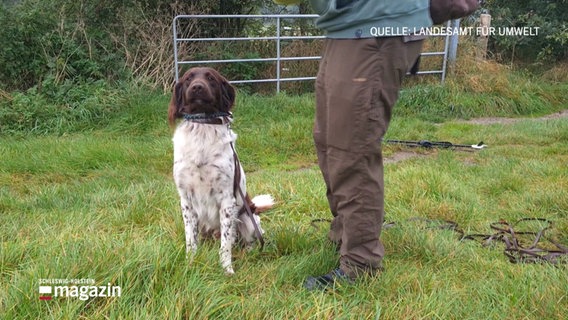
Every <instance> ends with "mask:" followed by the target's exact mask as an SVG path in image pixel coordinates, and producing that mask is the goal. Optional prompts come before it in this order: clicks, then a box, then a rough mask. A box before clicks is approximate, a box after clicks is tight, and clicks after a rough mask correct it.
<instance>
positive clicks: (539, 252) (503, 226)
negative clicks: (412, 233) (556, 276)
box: [311, 217, 568, 265]
mask: <svg viewBox="0 0 568 320" xmlns="http://www.w3.org/2000/svg"><path fill="white" fill-rule="evenodd" d="M405 221H406V222H422V223H425V224H426V228H427V229H440V230H451V231H453V232H455V233H457V234H458V235H459V240H460V241H464V240H474V241H478V242H480V243H481V244H482V245H483V246H491V245H494V244H495V243H503V244H504V245H505V248H504V250H503V254H505V256H507V258H509V261H510V262H511V263H550V264H554V265H559V264H568V247H567V246H565V245H562V244H560V243H559V242H558V241H556V240H555V239H553V238H552V237H548V236H546V235H545V233H546V231H549V230H551V229H552V221H550V220H548V219H544V218H522V219H519V220H517V221H516V222H515V223H509V222H507V221H505V220H500V221H498V222H493V223H491V224H490V228H491V230H493V231H494V232H493V233H491V234H468V235H466V234H465V233H464V232H463V230H461V229H460V228H459V227H458V224H457V223H456V222H454V221H451V220H439V219H428V218H423V217H413V218H409V219H406V220H405ZM321 222H331V220H329V219H314V220H312V222H311V225H312V226H313V227H315V228H316V229H319V227H318V226H317V223H321ZM530 223H535V224H539V225H542V226H541V227H540V228H538V229H537V230H523V229H520V226H521V225H522V224H530ZM398 224H400V223H396V222H385V223H383V229H389V228H393V227H395V226H396V225H398Z"/></svg>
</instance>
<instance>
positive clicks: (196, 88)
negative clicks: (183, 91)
mask: <svg viewBox="0 0 568 320" xmlns="http://www.w3.org/2000/svg"><path fill="white" fill-rule="evenodd" d="M204 87H205V85H204V84H203V83H201V82H196V83H194V84H192V85H191V87H190V89H191V91H193V92H196V93H199V92H201V91H203V88H204Z"/></svg>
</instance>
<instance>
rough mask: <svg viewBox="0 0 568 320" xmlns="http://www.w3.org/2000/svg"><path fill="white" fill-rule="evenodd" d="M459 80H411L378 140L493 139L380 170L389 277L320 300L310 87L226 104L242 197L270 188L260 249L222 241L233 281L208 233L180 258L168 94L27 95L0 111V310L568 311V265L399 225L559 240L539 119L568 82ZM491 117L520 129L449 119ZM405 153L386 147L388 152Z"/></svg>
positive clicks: (106, 313)
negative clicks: (77, 284)
mask: <svg viewBox="0 0 568 320" xmlns="http://www.w3.org/2000/svg"><path fill="white" fill-rule="evenodd" d="M468 79H469V80H464V81H470V82H469V84H468V82H462V83H451V82H450V83H448V84H447V85H446V86H444V87H440V86H438V85H418V86H408V87H407V88H406V89H405V90H404V92H403V93H402V94H401V100H400V102H399V104H398V105H397V108H396V110H395V114H394V119H393V122H392V125H391V128H390V129H389V132H388V134H387V137H386V138H387V139H405V140H421V139H428V140H438V141H451V142H454V143H465V144H475V143H477V142H479V141H484V142H485V144H487V145H488V146H489V147H488V148H487V149H485V150H482V151H477V152H463V151H452V150H424V149H417V150H412V152H413V153H415V154H417V155H418V156H415V157H411V158H409V159H407V160H405V161H399V162H391V163H389V164H387V165H386V167H385V180H386V186H387V187H386V212H387V216H386V220H388V221H393V222H396V223H397V224H396V226H395V227H392V228H389V229H386V230H384V232H383V234H382V239H383V242H384V244H385V247H386V251H387V256H386V258H385V261H384V263H385V267H386V269H385V271H384V272H383V273H381V274H380V275H379V276H377V277H372V278H371V277H367V278H363V279H361V280H359V281H358V282H357V283H356V284H354V285H351V286H343V287H339V288H337V289H336V290H335V291H328V292H315V293H314V292H306V291H305V290H303V288H302V283H303V281H304V279H305V278H306V276H308V275H314V274H321V273H325V272H327V271H329V270H330V269H331V268H333V267H335V266H336V264H337V256H336V254H335V252H334V248H333V246H331V245H330V244H329V243H328V242H327V241H326V237H325V235H326V229H327V225H326V224H325V223H323V224H318V225H317V226H318V227H314V226H312V225H311V224H310V222H311V221H312V220H313V219H318V218H329V216H330V214H329V213H328V210H327V205H326V201H325V195H324V193H325V190H324V186H323V181H322V179H321V176H320V173H319V171H318V168H317V166H316V159H315V154H314V150H313V146H312V140H311V125H312V119H313V105H314V101H313V96H312V95H310V94H307V95H305V96H300V97H296V96H287V95H277V96H273V97H261V96H251V95H240V96H239V98H238V103H237V106H236V109H235V117H236V120H235V124H234V130H235V131H236V132H237V133H238V134H239V139H238V141H237V148H238V150H239V155H240V158H241V161H242V162H243V166H244V167H245V170H246V171H247V178H248V188H249V191H250V192H251V193H252V194H258V193H270V194H272V195H273V196H274V197H275V198H276V200H277V206H276V207H275V208H274V209H273V210H271V211H269V212H267V213H266V214H265V215H264V217H263V228H264V229H265V231H266V235H265V238H266V239H267V245H266V247H265V249H264V250H263V251H262V252H259V251H258V250H254V251H252V252H250V253H247V254H245V253H243V252H241V251H240V250H235V252H234V260H235V262H234V265H235V269H236V275H235V276H234V277H230V278H227V277H225V276H224V275H223V271H222V268H221V267H220V265H219V258H218V254H217V252H218V243H217V242H206V243H203V245H202V246H201V247H200V249H199V251H198V253H197V256H196V258H195V260H194V261H193V264H191V265H189V264H188V261H187V260H186V258H185V252H184V232H183V226H182V219H181V215H180V212H179V209H178V198H177V193H176V190H175V187H174V184H173V181H172V178H171V165H172V146H171V130H170V129H169V128H168V126H167V123H166V119H165V118H166V117H165V110H166V106H167V104H168V97H167V96H162V95H159V94H155V95H153V94H147V93H140V92H137V93H136V94H133V95H130V96H128V97H127V98H119V97H118V95H113V94H108V93H105V97H104V98H100V99H98V100H97V99H95V102H92V101H91V102H90V103H89V106H93V107H92V108H93V109H87V110H85V109H84V108H83V109H82V108H81V106H79V107H77V108H76V109H78V110H75V109H73V108H67V109H66V111H65V112H59V111H58V110H59V109H58V108H59V107H58V106H46V107H45V108H43V109H38V107H37V105H36V108H35V109H32V108H31V107H30V109H26V115H25V117H24V116H22V117H19V116H18V113H17V111H14V110H15V109H16V107H15V105H17V103H16V102H17V101H15V102H13V104H12V106H14V107H13V108H14V110H8V109H6V107H5V106H4V107H3V108H4V110H2V113H1V114H0V116H2V115H4V118H2V120H3V121H4V120H6V119H12V120H11V121H16V122H17V123H16V124H14V125H12V124H9V123H7V122H4V123H3V124H2V125H0V127H1V128H2V129H3V131H1V132H2V135H1V136H0V241H1V243H0V283H1V284H0V318H1V319H565V318H566V317H567V316H568V276H567V274H568V269H567V265H566V264H564V265H558V266H553V265H547V264H512V263H510V262H509V261H508V260H507V258H506V257H505V256H504V255H503V252H502V247H500V246H499V245H496V246H491V247H483V246H481V245H480V244H478V243H476V242H471V241H469V242H467V241H466V242H460V241H458V239H459V237H458V235H457V234H456V233H454V232H452V231H448V230H440V229H429V228H424V226H423V225H422V224H421V223H416V222H411V221H409V220H408V219H409V218H412V217H425V218H430V219H450V220H453V221H456V222H457V223H458V224H459V226H460V227H461V228H462V229H463V230H464V231H465V232H466V233H489V232H490V229H489V224H490V223H491V222H494V221H499V220H500V219H504V220H507V221H511V222H513V221H515V220H517V219H519V218H523V217H542V218H546V219H550V220H552V221H553V222H554V228H553V229H552V230H551V231H549V233H548V234H549V235H550V236H552V237H554V238H556V239H557V240H558V241H559V242H561V243H564V244H568V231H567V230H568V169H567V164H568V119H567V118H557V119H546V120H541V119H537V117H539V116H542V115H545V114H550V113H554V112H558V111H561V110H565V109H568V99H567V97H566V92H567V91H568V87H567V85H566V83H542V82H539V81H535V80H531V79H528V78H524V77H521V76H517V78H513V79H506V80H507V81H493V85H491V84H487V83H485V82H481V80H479V79H478V80H475V77H470V78H468ZM498 80H499V79H498ZM501 80H502V79H501ZM471 81H476V82H475V83H473V82H471ZM480 86H481V87H480ZM480 88H481V89H480ZM484 88H485V89H484ZM480 91H483V93H480ZM14 99H15V100H18V99H19V100H22V101H24V100H25V97H15V98H14ZM21 103H22V106H21V107H22V108H24V106H23V105H24V104H26V103H27V102H26V101H24V102H21ZM105 104H106V105H105ZM26 105H29V103H27V104H26ZM38 105H40V104H39V103H38ZM41 105H42V106H43V105H44V102H42V103H41ZM95 108H96V109H95ZM46 110H48V111H46ZM75 111H76V112H75ZM488 116H492V117H494V116H509V117H515V118H519V121H516V122H511V123H505V124H500V123H495V124H485V125H484V124H474V123H471V122H464V121H462V120H463V119H471V118H475V117H488ZM0 118H1V117H0ZM14 119H15V120H14ZM34 119H36V120H37V119H41V121H33V120H34ZM46 124H49V125H46ZM377 143H378V142H377ZM401 151H407V150H405V149H404V148H401V147H399V146H393V145H385V146H384V153H385V156H386V157H387V158H391V157H395V156H396V154H397V153H398V152H401ZM527 227H534V226H527ZM42 279H92V280H94V285H96V286H107V285H109V284H110V285H113V286H120V288H121V295H120V297H110V298H104V297H95V298H90V299H87V300H84V301H83V300H81V299H79V298H78V297H68V298H53V300H50V301H43V300H40V299H39V298H40V294H39V293H38V288H39V286H40V283H41V281H43V280H42Z"/></svg>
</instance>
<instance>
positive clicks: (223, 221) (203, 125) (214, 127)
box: [168, 67, 274, 275]
mask: <svg viewBox="0 0 568 320" xmlns="http://www.w3.org/2000/svg"><path fill="white" fill-rule="evenodd" d="M235 96H236V92H235V88H234V87H233V86H232V85H231V84H230V83H229V81H227V79H226V78H225V77H223V76H222V75H221V74H220V73H219V72H218V71H216V70H215V69H212V68H202V67H199V68H191V69H189V70H188V71H187V72H185V74H184V75H183V76H182V77H181V78H180V79H179V81H178V82H177V83H176V84H175V85H174V88H173V94H172V98H171V101H170V105H169V108H168V121H169V124H170V126H171V127H175V132H174V135H173V139H172V141H173V146H174V165H173V177H174V181H175V184H176V187H177V190H178V193H179V197H180V202H181V211H182V216H183V222H184V226H185V240H186V253H187V255H188V256H191V257H193V255H194V254H195V252H196V251H197V245H198V235H199V233H201V234H202V236H214V237H215V238H220V239H221V247H220V250H219V256H220V261H221V265H222V267H223V269H224V271H225V274H227V275H232V274H234V270H233V266H232V247H233V245H234V244H235V243H236V242H237V241H239V243H241V244H242V245H243V246H244V247H245V249H247V250H250V249H252V248H253V246H254V243H255V242H256V241H257V240H259V241H261V243H262V244H263V243H264V242H263V240H262V234H263V233H264V231H263V230H262V228H261V226H260V216H259V213H260V212H262V211H265V210H268V209H269V208H271V207H272V206H273V204H274V200H273V198H272V197H271V196H270V195H261V196H257V197H255V198H254V199H252V200H251V199H250V198H249V196H248V194H247V193H246V178H245V172H244V170H243V168H242V167H241V166H240V163H239V161H238V157H237V154H236V151H235V146H234V144H235V140H236V138H237V136H236V134H235V133H234V132H233V131H232V130H231V128H230V124H231V122H232V114H231V111H232V108H233V105H234V103H235ZM180 119H181V121H179V120H180ZM247 207H248V208H249V209H250V210H248V211H249V213H248V214H246V211H247V210H246V208H247ZM251 213H252V214H251Z"/></svg>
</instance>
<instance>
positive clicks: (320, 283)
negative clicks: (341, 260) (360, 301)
mask: <svg viewBox="0 0 568 320" xmlns="http://www.w3.org/2000/svg"><path fill="white" fill-rule="evenodd" d="M338 282H342V283H348V284H352V283H353V280H352V279H350V278H349V277H348V276H347V275H346V274H345V272H343V270H341V269H339V268H337V269H334V270H332V271H331V272H330V273H328V274H324V275H321V276H319V277H308V278H307V279H306V281H305V282H304V288H306V289H307V290H309V291H312V290H322V291H323V290H325V289H328V288H334V287H335V285H336V283H338Z"/></svg>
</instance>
